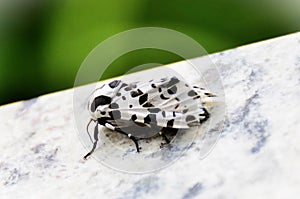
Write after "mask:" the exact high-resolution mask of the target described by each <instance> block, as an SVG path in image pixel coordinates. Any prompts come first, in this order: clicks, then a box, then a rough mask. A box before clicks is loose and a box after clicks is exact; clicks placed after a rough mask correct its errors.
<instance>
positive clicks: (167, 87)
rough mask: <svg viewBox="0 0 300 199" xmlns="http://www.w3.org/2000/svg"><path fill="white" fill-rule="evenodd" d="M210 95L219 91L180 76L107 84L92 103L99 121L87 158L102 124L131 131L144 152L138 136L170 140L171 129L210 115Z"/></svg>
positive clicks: (193, 124)
mask: <svg viewBox="0 0 300 199" xmlns="http://www.w3.org/2000/svg"><path fill="white" fill-rule="evenodd" d="M103 90H105V93H104V92H103ZM210 97H215V95H213V94H211V93H210V92H208V91H207V90H205V89H204V88H201V87H198V86H193V87H190V86H189V85H188V84H186V83H185V82H184V81H183V80H180V79H178V78H177V77H171V78H161V79H159V80H150V81H146V82H132V83H128V82H123V81H122V80H114V81H112V82H110V83H109V84H104V85H102V86H101V87H99V88H98V89H96V90H95V91H94V92H93V93H92V95H91V97H90V100H89V103H88V109H89V112H90V115H91V121H95V122H96V123H97V125H96V127H95V130H94V140H95V141H93V148H92V149H91V151H90V152H89V153H88V154H87V155H86V156H84V159H87V158H88V157H89V156H90V155H91V154H92V153H93V152H94V151H95V149H96V146H97V142H98V132H99V131H98V124H99V125H102V126H105V127H106V128H108V129H110V130H113V131H116V132H118V133H121V134H125V135H127V136H128V137H129V138H130V139H131V140H132V141H133V142H134V143H135V146H136V150H137V152H140V147H139V145H138V139H137V138H147V137H151V136H154V135H157V134H159V135H161V136H162V137H163V139H164V140H165V141H166V142H167V143H169V142H170V141H169V139H168V138H167V136H166V135H165V134H164V132H165V131H167V130H168V129H188V128H190V127H192V126H199V125H200V124H201V123H202V122H204V121H206V120H207V119H208V118H209V116H210V115H209V113H208V111H207V110H206V108H205V107H204V102H205V99H206V98H210Z"/></svg>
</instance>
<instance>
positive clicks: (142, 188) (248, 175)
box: [0, 33, 300, 199]
mask: <svg viewBox="0 0 300 199" xmlns="http://www.w3.org/2000/svg"><path fill="white" fill-rule="evenodd" d="M210 58H211V60H212V61H213V62H214V63H215V64H216V65H217V66H218V70H219V72H220V76H221V79H222V82H223V86H224V91H225V102H226V103H225V104H226V121H225V126H224V129H223V132H222V135H221V136H220V138H219V140H218V142H217V144H216V145H215V146H214V148H213V150H212V151H211V152H210V153H209V154H208V155H206V156H201V155H199V154H200V152H199V150H200V149H199V147H200V146H199V142H193V143H194V144H192V145H191V146H190V147H189V149H188V150H187V151H186V152H185V153H184V154H183V156H182V157H181V158H180V159H179V160H177V161H175V162H173V163H172V164H170V165H168V167H166V168H164V169H161V170H157V171H154V172H148V173H145V174H131V173H126V172H119V171H116V170H114V169H111V168H109V167H107V166H105V165H103V164H100V163H99V162H98V161H97V160H95V159H93V158H90V159H89V160H88V161H84V160H82V157H83V155H85V153H86V151H87V149H85V147H83V145H82V144H81V142H82V140H81V138H80V136H78V133H77V131H78V129H77V125H75V121H76V119H74V112H73V99H74V90H73V89H70V90H67V91H62V92H57V93H53V94H49V95H45V96H41V97H39V98H37V99H33V100H29V101H24V102H17V103H13V104H9V105H5V106H2V107H1V108H0V120H1V123H0V132H1V139H0V148H1V156H0V198H2V199H3V198H53V197H55V198H96V197H97V198H98V197H100V198H152V197H153V196H156V197H160V198H167V197H169V198H183V199H186V198H224V199H227V198H228V199H229V198H295V197H297V196H298V195H299V194H300V190H299V187H300V172H299V168H300V156H299V153H300V144H299V141H300V135H299V133H298V130H299V129H300V116H299V112H300V100H299V98H300V87H299V84H300V33H296V34H291V35H288V36H284V37H279V38H276V39H272V40H268V41H263V42H259V43H255V44H251V45H247V46H243V47H240V48H237V49H233V50H228V51H225V52H221V53H217V54H213V55H211V56H210ZM197 59H199V60H201V59H203V58H197ZM197 59H196V60H197ZM185 65H186V63H185V62H181V63H175V64H173V65H172V66H171V67H173V68H174V69H176V70H177V71H179V72H180V70H182V71H183V72H181V73H182V74H184V75H186V77H188V78H190V79H193V77H195V75H194V74H188V73H189V71H186V70H185ZM193 75H194V76H193ZM82 88H85V87H82ZM84 99H85V96H84V95H83V96H82V103H84ZM83 106H84V104H83ZM74 107H75V108H76V106H74ZM83 115H84V114H83ZM84 117H85V116H84ZM212 119H213V118H212ZM85 122H86V121H83V123H85ZM212 127H213V126H212ZM208 132H210V131H208ZM124 139H125V138H124ZM128 147H130V146H129V145H128ZM106 150H108V151H106V152H108V154H110V152H111V151H109V148H106ZM126 153H133V152H132V151H128V152H126ZM136 155H139V154H134V156H136ZM123 158H124V159H126V156H125V157H123ZM121 162H122V161H121ZM136 165H140V164H139V163H138V162H137V163H136Z"/></svg>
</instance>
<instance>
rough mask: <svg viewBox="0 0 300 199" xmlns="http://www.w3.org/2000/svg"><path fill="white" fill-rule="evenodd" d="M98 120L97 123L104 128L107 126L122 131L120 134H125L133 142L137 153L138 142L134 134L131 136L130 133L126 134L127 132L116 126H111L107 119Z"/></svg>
mask: <svg viewBox="0 0 300 199" xmlns="http://www.w3.org/2000/svg"><path fill="white" fill-rule="evenodd" d="M98 122H99V124H101V125H103V126H105V127H106V128H108V129H110V130H113V131H117V132H118V133H122V134H124V135H127V136H128V137H129V138H130V139H131V140H132V141H133V142H134V144H135V147H136V151H137V152H138V153H139V152H140V147H139V143H138V141H137V139H136V138H135V137H134V136H132V135H131V134H128V133H126V132H124V131H122V130H121V129H120V128H118V127H115V126H113V125H112V124H110V123H109V122H107V121H106V120H104V119H98Z"/></svg>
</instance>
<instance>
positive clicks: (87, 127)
mask: <svg viewBox="0 0 300 199" xmlns="http://www.w3.org/2000/svg"><path fill="white" fill-rule="evenodd" d="M92 121H94V122H95V121H96V120H93V119H90V121H89V122H88V124H87V125H86V132H87V134H88V136H89V138H90V140H91V142H93V140H92V137H91V135H90V132H89V126H90V124H91V122H92Z"/></svg>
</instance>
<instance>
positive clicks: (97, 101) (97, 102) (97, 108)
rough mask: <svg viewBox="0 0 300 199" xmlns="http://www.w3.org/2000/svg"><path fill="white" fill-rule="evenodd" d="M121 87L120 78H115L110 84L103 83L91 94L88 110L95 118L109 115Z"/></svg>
mask: <svg viewBox="0 0 300 199" xmlns="http://www.w3.org/2000/svg"><path fill="white" fill-rule="evenodd" d="M120 87H121V81H120V80H114V81H112V82H110V83H109V84H103V85H102V86H100V87H99V88H97V89H95V91H94V92H93V93H92V94H91V96H90V99H89V103H88V110H89V112H90V114H91V116H92V118H93V119H97V118H101V117H107V116H108V113H107V110H108V109H109V106H110V104H111V103H112V101H113V99H114V97H115V96H116V94H117V92H118V91H119V89H120Z"/></svg>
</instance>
